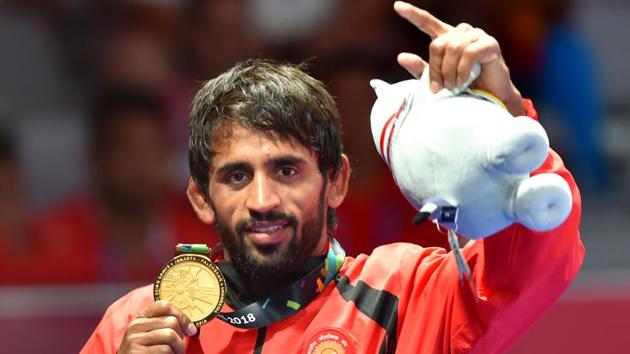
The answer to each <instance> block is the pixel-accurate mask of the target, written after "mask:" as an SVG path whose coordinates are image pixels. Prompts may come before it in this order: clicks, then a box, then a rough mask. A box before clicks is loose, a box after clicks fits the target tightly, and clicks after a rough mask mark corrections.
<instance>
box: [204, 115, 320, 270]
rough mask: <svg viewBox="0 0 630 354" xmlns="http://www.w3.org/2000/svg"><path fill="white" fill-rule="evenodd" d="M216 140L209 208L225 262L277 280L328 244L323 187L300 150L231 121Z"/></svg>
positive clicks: (315, 168)
mask: <svg viewBox="0 0 630 354" xmlns="http://www.w3.org/2000/svg"><path fill="white" fill-rule="evenodd" d="M228 129H230V130H231V134H230V135H229V136H228V137H226V138H224V139H221V141H219V142H217V146H214V147H213V148H214V150H215V151H216V154H215V156H214V157H213V159H212V166H211V172H210V183H209V195H210V206H211V208H212V209H213V211H214V214H215V225H216V228H217V231H218V232H219V235H220V237H221V239H222V241H223V244H224V247H225V251H226V254H225V255H226V258H227V259H229V260H232V261H233V262H234V265H235V266H236V267H237V269H238V270H239V271H240V272H242V273H247V274H250V275H252V276H258V277H269V276H281V275H283V274H286V273H289V272H291V271H293V270H294V268H295V266H297V265H299V264H301V263H302V262H303V261H304V260H305V259H306V257H307V256H309V255H315V254H323V252H324V251H325V247H326V245H327V234H326V228H325V221H326V184H325V183H324V179H323V177H322V175H321V174H320V171H319V169H318V166H317V158H316V156H315V155H314V154H313V153H312V152H311V151H310V150H309V149H308V148H306V147H304V146H302V145H301V144H299V143H297V142H294V141H287V140H286V139H283V138H279V137H278V138H277V139H274V138H273V137H272V136H270V135H269V133H264V132H260V131H256V130H251V129H248V128H245V127H243V126H241V125H238V124H232V125H231V126H229V127H228Z"/></svg>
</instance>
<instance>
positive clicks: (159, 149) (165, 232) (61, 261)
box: [35, 90, 216, 282]
mask: <svg viewBox="0 0 630 354" xmlns="http://www.w3.org/2000/svg"><path fill="white" fill-rule="evenodd" d="M90 137H91V142H90V161H89V166H90V168H91V172H92V173H91V180H92V185H91V187H92V189H91V190H90V191H88V192H85V193H82V194H79V195H76V196H75V197H73V198H71V199H69V200H67V201H65V202H63V203H61V204H60V205H58V206H57V207H55V208H53V209H51V210H49V211H47V212H46V213H44V214H43V215H42V216H41V217H40V218H38V220H37V222H36V224H35V225H36V231H35V234H36V239H37V252H38V258H39V260H40V261H41V262H42V265H43V268H42V274H40V276H41V281H44V282H93V281H143V282H147V281H151V280H152V279H153V278H154V276H155V274H156V271H157V270H158V269H159V267H160V266H161V265H162V264H163V263H165V262H166V261H167V260H168V259H169V258H170V257H171V256H172V253H173V250H174V246H175V244H176V243H177V242H201V243H208V244H213V243H214V242H216V237H215V236H214V234H213V232H212V230H211V228H210V227H209V226H207V225H204V224H201V222H199V221H198V220H197V219H196V217H195V216H194V213H192V210H191V209H190V207H189V205H188V204H187V201H186V200H185V193H184V189H183V187H182V188H181V189H179V190H178V189H176V188H174V187H173V185H172V179H171V172H172V171H171V166H170V165H169V163H170V162H171V161H170V158H171V152H172V147H171V139H170V137H169V125H168V121H167V118H166V115H165V112H164V110H163V107H162V104H161V103H160V101H159V100H157V99H155V98H153V96H151V95H147V94H143V93H139V92H132V91H125V90H121V91H112V92H109V93H107V94H105V95H104V96H103V97H102V98H101V100H100V102H99V103H98V104H97V105H96V110H95V111H94V114H93V120H92V125H91V129H90Z"/></svg>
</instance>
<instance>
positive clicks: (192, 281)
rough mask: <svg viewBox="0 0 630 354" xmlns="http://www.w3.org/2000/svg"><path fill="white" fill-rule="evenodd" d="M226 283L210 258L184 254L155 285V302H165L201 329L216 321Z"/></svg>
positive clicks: (172, 262)
mask: <svg viewBox="0 0 630 354" xmlns="http://www.w3.org/2000/svg"><path fill="white" fill-rule="evenodd" d="M225 294H226V286H225V279H224V278H223V275H222V274H221V271H220V270H219V267H217V266H216V265H215V264H214V263H213V262H212V261H211V260H210V258H208V257H206V256H205V255H201V254H194V253H184V254H180V255H178V256H176V257H175V258H173V259H171V261H170V262H168V263H167V264H166V265H165V266H164V267H163V268H162V270H160V273H159V274H158V276H157V278H156V279H155V282H154V284H153V297H154V298H155V300H156V301H157V300H166V301H168V302H170V303H172V304H173V305H175V307H177V308H178V309H179V310H180V311H182V312H183V313H184V314H186V316H188V318H190V320H191V321H192V322H193V323H194V324H195V326H197V327H199V326H201V325H202V324H204V323H206V322H208V321H210V320H211V319H213V318H214V317H215V316H216V315H217V314H218V313H219V311H220V310H221V307H223V302H224V301H225Z"/></svg>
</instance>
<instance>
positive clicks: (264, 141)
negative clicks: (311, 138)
mask: <svg viewBox="0 0 630 354" xmlns="http://www.w3.org/2000/svg"><path fill="white" fill-rule="evenodd" d="M211 149H212V152H213V157H212V165H211V170H214V169H215V168H216V167H218V166H220V165H222V164H225V163H230V162H235V161H240V162H249V163H252V164H255V163H256V162H263V161H265V160H268V159H273V158H277V157H279V156H294V157H299V158H301V159H303V160H305V161H306V162H308V163H309V164H313V165H317V155H316V153H315V152H314V151H313V150H312V149H310V148H307V147H306V146H304V145H302V144H301V143H299V142H298V141H297V140H296V139H294V138H291V137H284V136H281V135H279V134H277V133H273V132H266V131H260V130H257V129H252V128H248V127H245V126H244V125H242V124H239V123H229V124H227V125H226V126H223V127H221V128H220V132H218V134H215V140H214V143H213V144H212V148H211Z"/></svg>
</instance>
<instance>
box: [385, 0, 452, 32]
mask: <svg viewBox="0 0 630 354" xmlns="http://www.w3.org/2000/svg"><path fill="white" fill-rule="evenodd" d="M394 10H396V12H397V13H398V14H399V15H400V16H402V17H404V18H405V19H406V20H407V21H409V22H411V23H412V24H413V25H414V26H416V27H418V29H419V30H420V31H422V32H424V33H426V34H428V35H429V36H431V39H435V38H436V37H438V36H440V35H442V34H444V33H446V32H448V31H450V30H451V29H452V28H453V26H451V25H449V24H448V23H445V22H442V21H441V20H439V19H438V18H437V17H435V16H433V15H431V14H430V13H429V12H428V11H426V10H423V9H420V8H417V7H415V6H413V5H411V4H408V3H406V2H403V1H396V2H394Z"/></svg>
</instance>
